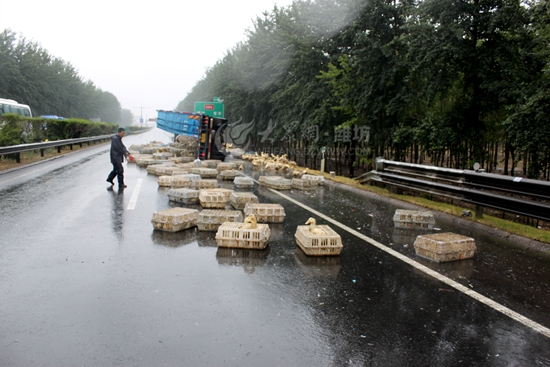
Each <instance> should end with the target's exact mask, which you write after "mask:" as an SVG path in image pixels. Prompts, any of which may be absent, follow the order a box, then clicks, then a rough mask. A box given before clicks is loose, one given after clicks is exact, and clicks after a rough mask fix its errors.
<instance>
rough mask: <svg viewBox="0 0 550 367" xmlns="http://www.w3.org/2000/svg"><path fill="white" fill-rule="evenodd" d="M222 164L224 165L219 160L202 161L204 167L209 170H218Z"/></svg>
mask: <svg viewBox="0 0 550 367" xmlns="http://www.w3.org/2000/svg"><path fill="white" fill-rule="evenodd" d="M220 163H222V161H220V160H219V159H205V160H204V161H202V164H203V166H204V165H206V167H207V168H217V167H218V164H220ZM216 170H217V169H216Z"/></svg>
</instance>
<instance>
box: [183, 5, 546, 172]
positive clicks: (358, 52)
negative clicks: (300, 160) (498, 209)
mask: <svg viewBox="0 0 550 367" xmlns="http://www.w3.org/2000/svg"><path fill="white" fill-rule="evenodd" d="M549 10H550V8H549V6H548V2H547V1H545V0H532V1H529V0H527V1H519V0H424V1H417V0H403V1H395V0H316V1H311V0H302V1H298V0H297V1H295V2H294V3H293V5H292V6H290V7H288V8H277V7H275V8H274V9H273V10H272V11H270V12H265V13H264V14H263V16H262V17H258V18H257V19H256V20H255V22H254V26H253V28H252V29H250V30H249V31H248V33H247V40H246V41H244V42H243V43H240V44H238V45H236V46H235V47H234V48H233V49H232V50H230V51H229V52H228V53H227V54H226V55H225V57H224V58H223V59H222V60H219V61H218V63H216V64H215V65H214V66H213V67H212V68H210V69H209V70H208V71H207V73H206V74H205V77H204V78H203V79H202V80H200V81H199V82H198V83H197V84H196V85H195V87H194V88H193V90H192V91H191V93H189V95H187V96H186V97H185V99H183V100H182V101H181V102H180V104H179V105H178V107H177V109H178V110H183V111H189V110H192V109H193V102H194V101H208V100H211V98H212V97H213V96H219V97H221V98H222V99H223V100H224V103H225V111H226V117H227V118H228V119H229V120H230V121H231V122H233V124H234V128H232V130H233V131H237V130H238V129H237V127H238V126H240V131H239V132H240V133H241V134H240V135H238V134H234V135H232V136H231V138H232V139H233V140H234V141H235V143H237V144H240V145H241V146H243V147H247V148H254V149H256V150H268V149H269V150H271V151H272V152H275V153H277V150H276V149H277V148H279V151H280V152H283V151H285V152H286V151H288V152H290V155H292V152H296V151H297V148H303V149H302V150H303V151H304V152H309V153H307V154H309V155H310V156H311V157H317V156H318V154H317V153H318V151H317V150H315V148H318V147H321V146H326V147H329V148H332V151H330V150H327V154H329V156H330V155H331V154H333V157H335V158H337V159H338V156H339V155H344V156H345V158H346V159H347V162H348V163H349V167H350V175H353V168H354V167H355V166H356V165H357V163H359V164H363V163H367V167H368V168H371V167H372V159H373V158H374V157H377V156H384V157H385V158H389V159H395V160H403V161H405V160H406V161H410V162H413V163H425V162H431V163H433V164H436V165H440V166H447V167H453V168H471V167H472V164H473V162H480V163H481V165H482V167H483V168H485V169H486V170H488V171H493V170H495V168H496V167H497V166H500V167H504V173H505V174H514V168H516V167H518V166H519V165H521V167H522V168H523V173H524V174H525V175H527V176H529V177H533V178H539V177H544V178H546V179H548V178H549V175H550V140H549V139H548V136H550V135H549V133H550V121H549V112H550V107H549V106H550V104H549V102H550V97H549V96H550V80H549V76H548V61H549V56H550V55H549V51H550V47H548V46H549V42H548V41H549V40H550V11H549ZM312 132H314V133H315V134H313V133H312ZM243 133H244V134H245V135H246V136H247V137H248V138H246V139H245V138H244V136H243ZM366 136H368V138H366ZM360 137H362V139H361V138H360ZM289 148H292V149H290V150H289ZM305 148H308V149H305ZM335 148H338V149H335ZM341 148H346V149H341ZM331 152H332V153H331ZM356 152H357V153H358V158H359V159H358V161H356V155H355V153H356ZM306 163H307V161H306ZM369 166H370V167H369ZM516 173H518V172H517V171H516Z"/></svg>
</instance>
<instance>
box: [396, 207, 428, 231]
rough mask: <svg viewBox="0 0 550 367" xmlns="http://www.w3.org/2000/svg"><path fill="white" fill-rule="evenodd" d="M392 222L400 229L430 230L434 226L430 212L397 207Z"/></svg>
mask: <svg viewBox="0 0 550 367" xmlns="http://www.w3.org/2000/svg"><path fill="white" fill-rule="evenodd" d="M393 224H394V226H395V228H400V229H424V230H430V229H433V227H434V224H435V219H434V216H433V214H432V213H431V212H427V211H418V210H404V209H397V210H396V211H395V214H394V215H393Z"/></svg>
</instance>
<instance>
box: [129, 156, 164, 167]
mask: <svg viewBox="0 0 550 367" xmlns="http://www.w3.org/2000/svg"><path fill="white" fill-rule="evenodd" d="M134 158H135V157H134ZM135 160H136V165H138V166H139V167H147V166H149V165H151V164H156V163H158V162H157V161H155V160H154V159H153V158H143V157H139V158H135Z"/></svg>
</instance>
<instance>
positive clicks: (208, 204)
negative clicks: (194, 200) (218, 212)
mask: <svg viewBox="0 0 550 367" xmlns="http://www.w3.org/2000/svg"><path fill="white" fill-rule="evenodd" d="M199 201H200V203H201V206H202V207H203V208H208V209H212V208H216V209H224V208H225V206H226V205H227V201H228V200H227V198H226V196H225V195H224V194H223V193H221V192H211V191H209V190H201V191H200V192H199Z"/></svg>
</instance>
